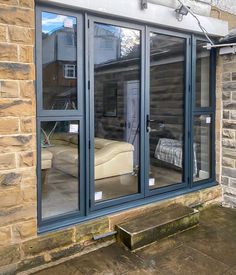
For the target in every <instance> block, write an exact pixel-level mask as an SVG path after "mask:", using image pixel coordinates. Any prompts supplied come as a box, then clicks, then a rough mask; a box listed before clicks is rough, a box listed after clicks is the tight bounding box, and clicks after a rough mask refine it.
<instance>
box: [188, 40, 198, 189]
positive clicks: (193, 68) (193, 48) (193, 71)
mask: <svg viewBox="0 0 236 275" xmlns="http://www.w3.org/2000/svg"><path fill="white" fill-rule="evenodd" d="M191 39H192V46H191V75H190V79H191V93H190V96H191V99H192V100H189V102H190V110H189V114H190V116H189V117H190V122H189V131H190V142H189V145H190V149H189V152H190V155H189V158H190V159H189V164H190V167H189V187H190V188H192V187H193V157H194V125H193V122H194V108H195V98H196V53H197V52H196V38H195V36H194V35H192V38H191Z"/></svg>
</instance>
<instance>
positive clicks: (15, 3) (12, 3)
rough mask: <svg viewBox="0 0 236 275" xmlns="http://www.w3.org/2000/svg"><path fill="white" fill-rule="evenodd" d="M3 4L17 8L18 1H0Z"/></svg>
mask: <svg viewBox="0 0 236 275" xmlns="http://www.w3.org/2000/svg"><path fill="white" fill-rule="evenodd" d="M1 2H2V3H3V4H6V5H10V6H17V5H18V0H2V1H1Z"/></svg>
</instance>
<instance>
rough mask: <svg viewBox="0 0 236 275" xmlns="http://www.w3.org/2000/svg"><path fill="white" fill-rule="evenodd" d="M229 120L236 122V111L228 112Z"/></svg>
mask: <svg viewBox="0 0 236 275" xmlns="http://www.w3.org/2000/svg"><path fill="white" fill-rule="evenodd" d="M230 119H232V120H236V111H230Z"/></svg>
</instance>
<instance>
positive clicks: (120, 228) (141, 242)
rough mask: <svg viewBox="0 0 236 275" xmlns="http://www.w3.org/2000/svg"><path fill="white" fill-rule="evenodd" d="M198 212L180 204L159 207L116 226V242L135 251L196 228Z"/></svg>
mask: <svg viewBox="0 0 236 275" xmlns="http://www.w3.org/2000/svg"><path fill="white" fill-rule="evenodd" d="M198 222H199V212H198V211H197V210H195V209H192V208H190V207H187V206H184V205H181V204H172V205H169V206H167V207H162V208H161V207H160V208H157V209H156V210H154V211H152V212H147V213H144V214H142V215H140V216H138V217H135V218H132V219H130V220H128V221H126V222H124V223H122V224H119V225H117V226H116V230H117V233H118V235H117V237H118V240H119V241H121V242H122V243H124V244H125V245H126V246H127V247H128V248H129V249H131V250H135V249H138V248H141V247H143V246H146V245H148V244H150V243H153V242H155V241H157V240H160V239H162V238H165V237H168V236H170V235H173V234H175V233H177V232H180V231H183V230H186V229H188V228H191V227H193V226H196V225H197V224H198Z"/></svg>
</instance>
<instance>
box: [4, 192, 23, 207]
mask: <svg viewBox="0 0 236 275" xmlns="http://www.w3.org/2000/svg"><path fill="white" fill-rule="evenodd" d="M21 201H22V197H21V193H20V190H19V189H5V190H1V192H0V209H3V208H6V207H13V206H16V205H18V204H20V203H21Z"/></svg>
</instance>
